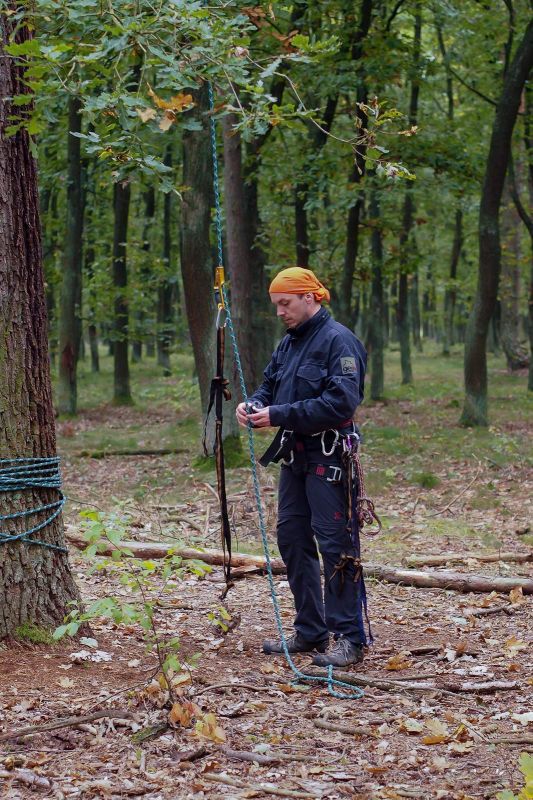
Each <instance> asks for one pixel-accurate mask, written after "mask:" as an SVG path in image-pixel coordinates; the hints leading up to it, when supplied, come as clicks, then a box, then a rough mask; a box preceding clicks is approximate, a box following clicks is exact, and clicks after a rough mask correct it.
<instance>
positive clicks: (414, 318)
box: [409, 264, 424, 353]
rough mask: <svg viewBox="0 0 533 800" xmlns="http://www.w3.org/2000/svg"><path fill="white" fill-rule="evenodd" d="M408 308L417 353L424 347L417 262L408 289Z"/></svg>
mask: <svg viewBox="0 0 533 800" xmlns="http://www.w3.org/2000/svg"><path fill="white" fill-rule="evenodd" d="M409 308H410V310H411V328H412V332H413V344H414V346H415V348H416V350H417V352H418V353H422V352H423V350H424V348H423V345H422V335H421V330H420V298H419V280H418V264H417V265H416V266H415V268H414V270H413V279H412V281H411V287H410V291H409Z"/></svg>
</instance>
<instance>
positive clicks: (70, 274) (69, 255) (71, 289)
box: [57, 97, 84, 414]
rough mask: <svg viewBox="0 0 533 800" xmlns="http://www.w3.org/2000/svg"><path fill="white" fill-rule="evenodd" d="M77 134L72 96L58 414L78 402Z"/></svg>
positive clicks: (80, 205) (77, 106)
mask: <svg viewBox="0 0 533 800" xmlns="http://www.w3.org/2000/svg"><path fill="white" fill-rule="evenodd" d="M77 133H81V100H80V99H79V98H78V97H71V98H70V99H69V102H68V131H67V135H68V139H67V222H66V237H65V250H64V255H63V281H62V285H61V302H60V310H59V381H58V386H57V409H58V411H59V413H60V414H75V413H76V411H77V402H78V388H77V367H78V355H79V347H80V337H81V274H82V240H83V213H84V191H83V169H82V160H81V139H80V138H79V136H76V134H77Z"/></svg>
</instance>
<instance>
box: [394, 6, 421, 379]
mask: <svg viewBox="0 0 533 800" xmlns="http://www.w3.org/2000/svg"><path fill="white" fill-rule="evenodd" d="M421 36H422V14H421V9H420V2H417V3H416V13H415V28H414V38H413V70H415V74H414V76H413V79H412V81H411V96H410V99H409V125H411V126H413V125H416V123H417V119H418V97H419V94H420V77H419V75H418V69H419V63H420V42H421ZM414 211H415V204H414V200H413V187H412V185H410V184H408V185H407V187H406V190H405V197H404V202H403V214H402V228H401V231H400V276H399V285H398V305H397V306H396V320H397V325H398V338H399V340H400V359H401V364H402V383H403V384H407V383H412V382H413V370H412V367H411V347H410V342H409V302H408V298H409V281H408V274H409V272H411V267H410V262H411V261H412V259H411V258H410V253H409V250H410V248H413V241H412V237H411V231H412V228H413V222H414Z"/></svg>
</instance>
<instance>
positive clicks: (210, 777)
mask: <svg viewBox="0 0 533 800" xmlns="http://www.w3.org/2000/svg"><path fill="white" fill-rule="evenodd" d="M201 780H203V781H210V782H211V783H224V784H226V786H233V787H235V788H236V789H248V791H249V792H259V793H260V792H264V793H265V794H277V795H279V796H280V797H301V798H304V800H308V798H309V800H316V797H317V795H316V794H308V792H296V791H293V790H292V789H282V788H281V786H274V784H273V783H245V782H244V781H239V780H237V778H232V777H230V776H229V775H225V774H220V773H215V772H204V773H203V774H202V775H201Z"/></svg>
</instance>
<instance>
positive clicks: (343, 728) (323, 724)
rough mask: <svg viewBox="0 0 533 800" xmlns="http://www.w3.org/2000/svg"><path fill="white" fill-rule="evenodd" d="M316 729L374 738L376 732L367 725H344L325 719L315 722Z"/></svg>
mask: <svg viewBox="0 0 533 800" xmlns="http://www.w3.org/2000/svg"><path fill="white" fill-rule="evenodd" d="M313 725H314V726H315V728H320V729H321V730H324V731H338V732H339V733H348V734H349V735H350V736H374V731H373V730H372V728H369V727H368V726H366V725H342V724H340V723H338V722H327V721H326V720H323V719H315V720H313Z"/></svg>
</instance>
